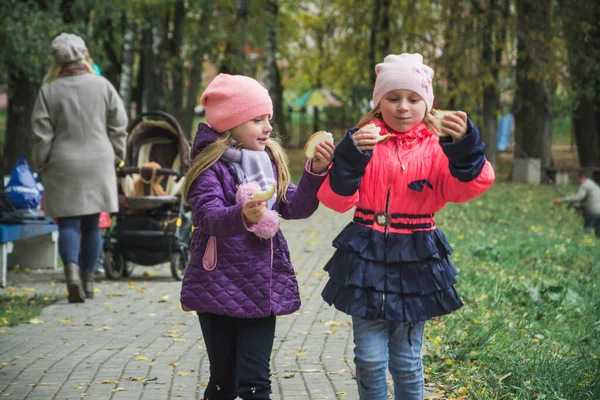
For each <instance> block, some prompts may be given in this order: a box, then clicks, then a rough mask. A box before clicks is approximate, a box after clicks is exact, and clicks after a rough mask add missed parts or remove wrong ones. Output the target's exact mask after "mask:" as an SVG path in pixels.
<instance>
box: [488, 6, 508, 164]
mask: <svg viewBox="0 0 600 400" xmlns="http://www.w3.org/2000/svg"><path fill="white" fill-rule="evenodd" d="M488 4H489V7H488V12H487V24H483V36H482V39H483V43H482V45H483V62H484V65H488V66H489V73H490V75H491V78H492V80H491V81H490V82H489V83H488V84H487V85H486V86H485V87H484V89H483V132H482V136H483V141H484V142H485V155H486V158H487V159H488V160H489V161H490V163H491V164H492V165H493V166H494V167H495V166H496V162H497V160H496V157H497V153H498V150H497V142H498V114H497V113H498V110H499V108H500V107H499V104H500V97H499V93H498V92H499V91H498V85H499V82H498V78H499V73H500V62H501V60H502V50H503V48H504V42H505V40H506V24H507V19H508V10H509V9H508V6H509V2H508V0H504V5H503V9H502V10H500V9H499V8H498V4H497V3H496V0H490V1H489V3H488ZM500 16H502V18H500ZM499 27H501V28H499Z"/></svg>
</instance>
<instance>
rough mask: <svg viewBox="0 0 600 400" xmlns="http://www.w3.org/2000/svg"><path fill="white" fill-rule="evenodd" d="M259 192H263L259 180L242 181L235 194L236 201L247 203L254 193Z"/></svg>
mask: <svg viewBox="0 0 600 400" xmlns="http://www.w3.org/2000/svg"><path fill="white" fill-rule="evenodd" d="M258 192H262V189H261V188H260V185H259V184H258V182H247V183H242V184H241V185H240V186H238V190H237V193H236V194H235V202H236V203H237V204H242V203H245V202H247V201H248V200H250V197H252V195H253V194H254V193H258Z"/></svg>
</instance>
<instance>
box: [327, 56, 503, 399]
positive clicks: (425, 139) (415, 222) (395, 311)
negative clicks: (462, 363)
mask: <svg viewBox="0 0 600 400" xmlns="http://www.w3.org/2000/svg"><path fill="white" fill-rule="evenodd" d="M375 71H376V72H377V79H376V82H375V88H374V90H373V103H374V104H375V108H374V109H373V110H371V111H370V112H368V113H367V115H365V116H364V117H363V118H362V119H361V120H360V121H359V123H358V127H357V128H353V129H350V130H349V131H348V133H347V135H346V137H345V138H344V139H343V140H342V142H341V143H340V145H339V146H338V147H337V149H336V150H335V156H334V163H333V165H332V167H331V169H330V172H329V175H328V177H327V179H326V180H325V182H324V183H323V185H322V186H321V188H320V190H319V193H318V198H319V200H320V201H321V202H322V203H323V204H324V205H326V206H327V207H329V208H331V209H333V210H335V211H338V212H341V213H343V212H346V211H348V210H349V209H351V208H352V207H356V209H355V211H354V219H353V221H352V222H350V223H349V224H348V226H346V227H345V228H344V230H343V231H342V232H341V233H340V234H339V235H338V236H337V237H336V238H335V240H334V241H333V245H334V247H335V248H336V252H335V253H334V255H333V257H332V258H331V260H330V261H329V262H328V263H327V265H326V266H325V270H326V271H328V273H329V281H328V282H327V285H326V286H325V288H324V290H323V293H322V296H323V298H324V299H325V301H326V302H328V303H329V304H330V305H333V306H335V307H336V308H337V309H338V310H340V311H342V312H344V313H346V314H349V315H351V316H352V321H353V329H354V343H355V350H354V353H355V358H354V362H355V364H356V377H357V383H358V392H359V395H360V398H361V399H369V400H379V399H382V400H383V399H387V384H386V368H387V367H388V365H389V370H390V373H391V375H392V377H393V380H394V387H395V396H396V399H422V398H423V367H422V362H421V344H422V337H423V328H424V323H425V321H427V320H428V319H431V318H433V317H436V316H440V315H444V314H448V313H450V312H452V311H454V310H456V309H458V308H460V307H461V306H462V302H461V299H460V297H459V295H458V293H457V292H456V290H455V289H454V286H453V285H454V284H455V283H456V276H457V274H458V273H457V271H456V269H455V267H454V266H453V265H452V262H451V261H450V259H449V257H448V256H449V255H450V253H451V252H452V247H450V244H448V241H447V240H446V238H445V236H444V234H443V233H442V232H441V231H440V230H438V229H437V228H436V227H435V221H434V215H435V213H436V212H438V211H439V210H441V209H442V208H443V207H444V206H445V204H446V203H447V202H453V203H463V202H466V201H469V200H472V199H474V198H476V197H477V196H479V195H481V194H482V193H483V192H485V191H486V190H487V189H488V188H489V187H490V186H491V185H492V183H493V181H494V171H493V168H492V166H491V164H490V163H489V162H488V161H487V160H486V158H485V155H484V144H483V142H482V141H481V138H480V136H479V132H478V130H477V128H476V127H475V125H474V124H473V122H472V121H471V120H470V119H469V118H468V117H467V115H466V114H465V113H464V112H462V111H456V112H453V113H450V114H448V115H446V116H445V117H444V118H443V119H442V121H441V131H439V130H438V128H437V126H436V121H437V120H436V118H435V117H434V116H433V113H432V105H433V98H434V96H433V87H432V78H433V70H432V69H431V68H430V67H428V66H427V65H425V64H423V57H422V56H421V55H420V54H401V55H388V56H387V57H385V59H384V60H383V63H380V64H377V66H376V67H375ZM386 135H389V138H388V139H387V140H383V141H382V139H383V138H382V136H384V137H385V136H386Z"/></svg>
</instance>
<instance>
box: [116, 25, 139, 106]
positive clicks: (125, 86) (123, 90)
mask: <svg viewBox="0 0 600 400" xmlns="http://www.w3.org/2000/svg"><path fill="white" fill-rule="evenodd" d="M124 20H125V34H124V36H123V61H122V63H121V78H120V80H119V95H121V99H122V100H123V104H124V105H125V110H126V111H127V115H128V116H131V86H132V81H133V55H134V50H135V37H136V34H135V33H136V32H135V24H134V23H133V20H132V19H131V18H130V17H129V16H127V15H125V16H124Z"/></svg>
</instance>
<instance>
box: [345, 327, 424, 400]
mask: <svg viewBox="0 0 600 400" xmlns="http://www.w3.org/2000/svg"><path fill="white" fill-rule="evenodd" d="M352 323H353V329H354V344H355V348H354V364H356V382H357V384H358V394H359V396H360V399H361V400H386V399H387V398H388V389H387V383H386V369H387V368H388V365H389V368H390V374H391V375H392V378H393V380H394V393H395V400H423V396H424V394H423V389H424V382H423V364H422V360H421V347H422V343H423V329H424V327H425V322H419V323H416V324H414V326H413V325H411V324H405V323H404V322H395V321H371V320H365V319H363V318H360V317H352Z"/></svg>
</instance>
